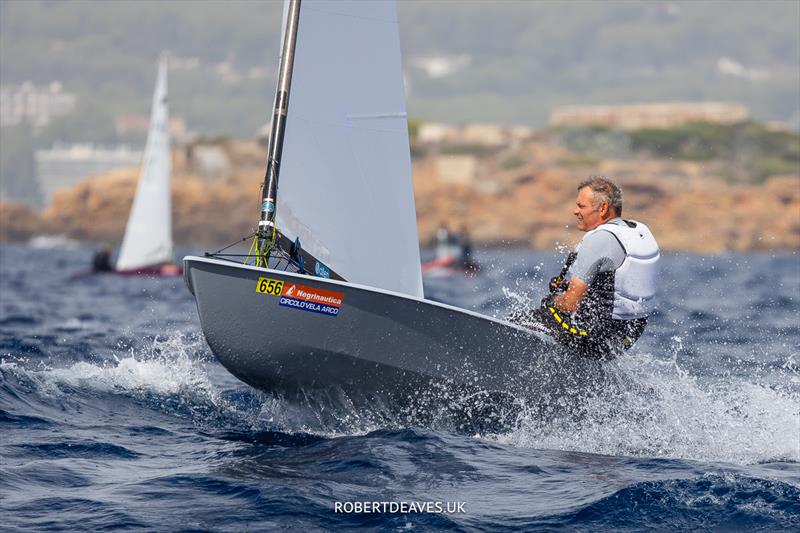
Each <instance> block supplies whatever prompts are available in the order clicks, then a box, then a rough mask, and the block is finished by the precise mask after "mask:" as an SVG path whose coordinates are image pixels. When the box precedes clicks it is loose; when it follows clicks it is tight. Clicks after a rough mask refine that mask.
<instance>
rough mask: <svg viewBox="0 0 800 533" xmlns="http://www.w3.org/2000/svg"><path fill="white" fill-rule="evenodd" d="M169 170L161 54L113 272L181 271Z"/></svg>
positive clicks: (164, 64)
mask: <svg viewBox="0 0 800 533" xmlns="http://www.w3.org/2000/svg"><path fill="white" fill-rule="evenodd" d="M171 174H172V155H171V151H170V138H169V108H168V102H167V57H166V55H165V54H162V56H161V59H160V61H159V65H158V77H157V79H156V86H155V90H154V92H153V105H152V111H151V116H150V129H149V131H148V133H147V144H146V146H145V151H144V157H143V160H142V169H141V172H140V174H139V183H138V185H137V186H136V195H135V196H134V199H133V206H132V207H131V212H130V216H129V217H128V223H127V225H126V226H125V237H124V238H123V240H122V246H121V247H120V251H119V256H118V258H117V262H116V264H115V266H114V272H115V273H118V274H148V275H154V274H155V275H172V276H174V275H179V274H180V273H181V269H180V267H179V266H178V265H175V264H174V256H173V250H172V201H171V185H170V178H171Z"/></svg>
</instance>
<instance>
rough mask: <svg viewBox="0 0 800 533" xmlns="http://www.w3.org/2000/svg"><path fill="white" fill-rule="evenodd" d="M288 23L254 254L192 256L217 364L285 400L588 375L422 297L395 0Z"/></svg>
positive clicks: (524, 389) (314, 5)
mask: <svg viewBox="0 0 800 533" xmlns="http://www.w3.org/2000/svg"><path fill="white" fill-rule="evenodd" d="M283 20H284V32H283V48H282V54H281V68H280V77H279V81H278V88H277V91H276V98H275V104H274V115H273V121H272V129H271V134H270V143H269V154H268V157H269V159H268V161H269V163H268V165H267V167H268V168H267V176H266V178H265V185H264V189H263V195H262V213H261V222H260V223H259V229H258V231H257V232H256V233H255V236H254V241H253V246H252V247H251V252H250V254H249V255H248V256H247V258H245V264H242V263H241V256H238V260H235V259H237V256H233V255H227V256H226V255H224V254H221V253H216V254H206V256H205V257H193V256H188V257H185V258H184V277H185V280H186V283H187V286H188V287H189V290H190V291H191V292H192V294H193V295H194V297H195V299H196V301H197V309H198V313H199V316H200V322H201V325H202V328H203V332H204V334H205V337H206V340H207V342H208V344H209V346H210V347H211V349H212V351H213V352H214V354H215V355H216V357H217V359H218V360H219V361H220V362H221V363H222V364H223V365H224V366H225V367H226V368H227V369H228V370H229V371H230V372H231V373H233V374H234V375H235V376H237V377H238V378H240V379H241V380H243V381H245V382H246V383H249V384H250V385H253V386H255V387H259V388H261V389H264V390H267V391H270V392H275V393H280V394H285V395H287V396H288V397H293V396H294V395H296V396H294V397H301V396H303V395H306V394H308V393H309V392H310V391H314V390H319V389H322V390H326V391H329V390H331V389H333V390H340V391H343V392H344V393H345V394H347V395H348V396H350V397H354V396H360V397H364V396H363V395H364V394H366V395H367V396H368V397H374V395H375V394H378V395H381V396H386V397H389V398H395V399H401V398H406V399H407V398H409V397H413V396H415V393H416V392H418V391H420V390H421V389H426V390H431V389H430V386H431V384H436V386H437V387H438V386H440V385H441V384H445V385H446V384H450V385H453V386H456V387H458V388H460V389H461V388H463V387H467V388H470V389H475V390H483V391H489V392H500V393H508V394H511V395H518V394H522V395H525V396H530V394H531V393H533V392H535V393H537V394H552V393H553V391H554V390H555V389H557V388H559V387H563V386H566V384H568V383H573V382H574V379H575V377H576V376H581V375H585V374H586V373H587V369H586V368H583V367H586V366H589V365H595V364H596V363H595V362H593V361H589V360H585V359H578V358H573V357H567V356H566V355H565V354H564V353H563V352H561V351H558V350H553V345H552V343H551V341H549V340H548V339H546V338H545V337H544V336H542V335H540V334H538V333H535V332H532V331H529V330H526V329H523V328H520V327H517V326H515V325H513V324H510V323H508V322H505V321H502V320H497V319H494V318H491V317H487V316H483V315H480V314H477V313H474V312H470V311H466V310H463V309H458V308H456V307H452V306H449V305H444V304H440V303H437V302H432V301H429V300H425V299H424V297H423V292H422V282H421V273H420V259H419V244H418V240H417V239H418V238H417V226H416V214H415V208H414V197H413V191H412V184H411V163H410V150H409V142H408V130H407V120H406V113H405V103H404V93H403V80H402V65H401V56H400V40H399V31H398V21H397V13H396V7H395V3H394V1H393V0H389V1H372V2H347V1H330V0H325V1H322V0H287V3H286V6H285V9H284V18H283ZM290 92H291V97H290ZM278 172H279V173H280V186H281V188H280V194H279V195H278V194H277V178H278ZM276 210H277V216H275V211H276ZM254 250H255V252H254ZM248 260H249V261H248ZM267 260H268V266H267V264H265V263H266V262H267ZM247 263H250V264H247ZM281 266H282V267H284V268H279V267H281ZM286 267H288V268H286ZM576 366H580V367H582V368H576Z"/></svg>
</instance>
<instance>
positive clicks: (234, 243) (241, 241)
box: [206, 233, 256, 256]
mask: <svg viewBox="0 0 800 533" xmlns="http://www.w3.org/2000/svg"><path fill="white" fill-rule="evenodd" d="M255 236H256V234H255V233H251V234H250V235H248V236H247V237H242V238H241V239H240V240H238V241H236V242H232V243H230V244H229V245H228V246H226V247H224V248H220V249H219V250H217V251H216V252H206V256H209V255H217V254H219V253H220V252H224V251H225V250H227V249H228V248H231V247H232V246H236V245H237V244H240V243H243V242H244V241H246V240H247V239H251V238H253V237H255ZM225 255H232V254H225Z"/></svg>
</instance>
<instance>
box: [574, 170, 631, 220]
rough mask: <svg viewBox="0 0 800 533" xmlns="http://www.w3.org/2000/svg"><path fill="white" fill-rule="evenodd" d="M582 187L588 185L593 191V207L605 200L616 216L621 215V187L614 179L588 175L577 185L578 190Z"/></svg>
mask: <svg viewBox="0 0 800 533" xmlns="http://www.w3.org/2000/svg"><path fill="white" fill-rule="evenodd" d="M584 187H589V188H590V189H591V190H592V192H593V193H594V199H593V202H592V204H593V207H597V206H598V205H600V204H601V203H603V202H606V203H607V204H608V206H609V207H610V208H611V209H613V210H614V212H615V213H616V214H617V216H618V217H621V216H622V189H620V188H619V185H617V184H616V183H614V180H612V179H611V178H607V177H605V176H589V177H588V178H586V179H585V180H583V181H582V182H581V184H580V185H578V190H579V191H580V190H581V189H583V188H584Z"/></svg>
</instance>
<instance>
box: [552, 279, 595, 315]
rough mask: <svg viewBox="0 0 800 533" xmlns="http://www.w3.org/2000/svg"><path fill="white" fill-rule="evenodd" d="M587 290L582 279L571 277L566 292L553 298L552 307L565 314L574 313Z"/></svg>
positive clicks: (587, 286)
mask: <svg viewBox="0 0 800 533" xmlns="http://www.w3.org/2000/svg"><path fill="white" fill-rule="evenodd" d="M588 288H589V285H587V284H586V283H585V282H584V281H583V280H582V279H580V278H576V277H575V276H572V279H571V280H570V282H569V286H568V287H567V290H566V291H565V292H564V293H562V294H559V295H558V296H556V297H555V298H553V305H554V306H555V307H556V308H558V309H559V310H561V311H564V312H565V313H574V312H575V311H577V310H578V306H579V305H580V303H581V300H582V299H583V295H584V294H586V290H587V289H588Z"/></svg>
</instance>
